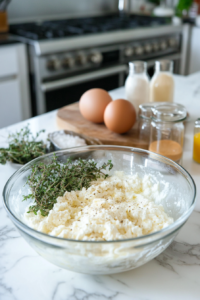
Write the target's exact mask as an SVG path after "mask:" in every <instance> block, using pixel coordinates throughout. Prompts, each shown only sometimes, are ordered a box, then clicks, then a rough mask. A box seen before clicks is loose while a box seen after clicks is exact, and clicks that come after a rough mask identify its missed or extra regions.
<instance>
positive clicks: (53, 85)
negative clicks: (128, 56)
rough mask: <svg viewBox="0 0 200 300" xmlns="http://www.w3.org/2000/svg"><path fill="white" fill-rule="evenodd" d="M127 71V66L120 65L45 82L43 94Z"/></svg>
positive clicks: (42, 85)
mask: <svg viewBox="0 0 200 300" xmlns="http://www.w3.org/2000/svg"><path fill="white" fill-rule="evenodd" d="M127 69H128V67H127V65H120V66H116V67H112V68H107V69H103V70H100V71H94V72H90V73H86V74H81V75H77V76H73V77H70V78H66V79H60V80H56V81H51V82H45V83H42V84H41V89H42V91H43V92H48V91H52V90H56V89H59V88H63V87H67V86H71V85H74V84H77V83H82V82H85V81H88V80H90V79H97V78H101V77H105V76H109V75H112V74H117V73H121V72H127Z"/></svg>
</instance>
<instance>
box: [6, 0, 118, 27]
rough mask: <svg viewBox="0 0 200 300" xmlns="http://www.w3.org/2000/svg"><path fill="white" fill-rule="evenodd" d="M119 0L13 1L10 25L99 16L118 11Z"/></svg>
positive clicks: (9, 13) (9, 9)
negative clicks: (42, 20)
mask: <svg viewBox="0 0 200 300" xmlns="http://www.w3.org/2000/svg"><path fill="white" fill-rule="evenodd" d="M117 4H118V0H12V2H11V3H10V5H9V8H8V16H9V22H10V23H16V22H26V21H28V22H30V21H36V20H38V21H40V20H41V19H53V18H62V17H73V16H88V15H99V14H103V13H109V12H114V11H117Z"/></svg>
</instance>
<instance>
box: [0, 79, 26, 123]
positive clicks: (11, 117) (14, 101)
mask: <svg viewBox="0 0 200 300" xmlns="http://www.w3.org/2000/svg"><path fill="white" fill-rule="evenodd" d="M21 120H22V113H21V105H20V89H19V82H18V79H10V80H8V81H0V128H2V127H5V126H9V125H12V124H14V123H17V122H20V121H21Z"/></svg>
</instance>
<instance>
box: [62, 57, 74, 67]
mask: <svg viewBox="0 0 200 300" xmlns="http://www.w3.org/2000/svg"><path fill="white" fill-rule="evenodd" d="M74 65H75V59H74V57H73V56H71V55H66V56H65V57H64V58H63V60H62V66H63V68H65V69H68V68H73V66H74Z"/></svg>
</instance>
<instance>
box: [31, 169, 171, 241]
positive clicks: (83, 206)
mask: <svg viewBox="0 0 200 300" xmlns="http://www.w3.org/2000/svg"><path fill="white" fill-rule="evenodd" d="M161 193H162V191H160V188H159V183H152V181H151V178H150V176H147V175H145V176H144V178H140V177H139V176H138V175H137V174H135V175H125V174H124V173H123V172H115V174H114V175H113V176H111V177H108V178H107V179H99V180H97V181H95V182H92V185H91V186H90V187H89V188H88V189H87V190H86V189H85V188H83V189H82V190H81V191H71V192H66V193H65V194H64V196H63V197H58V199H57V203H56V204H54V207H53V209H52V210H51V211H50V213H49V215H48V216H46V217H43V216H42V215H41V213H40V212H39V211H38V213H37V215H35V214H34V213H25V218H26V220H27V223H28V225H29V226H31V227H32V228H34V229H36V230H38V231H41V232H44V233H47V234H50V235H53V236H58V237H62V238H69V239H76V240H91V241H99V240H100V241H102V240H104V241H108V240H117V239H126V238H133V237H138V236H142V235H146V234H149V233H152V232H155V231H158V230H160V229H162V228H164V227H166V226H168V225H170V224H171V223H173V219H172V218H170V217H169V216H168V215H167V214H166V213H165V211H164V208H163V206H162V205H161V204H156V202H159V201H157V200H158V199H159V197H160V195H161Z"/></svg>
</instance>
